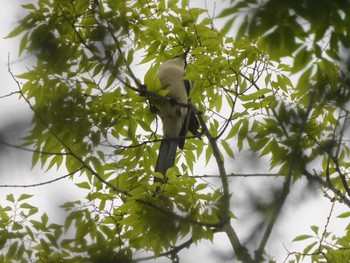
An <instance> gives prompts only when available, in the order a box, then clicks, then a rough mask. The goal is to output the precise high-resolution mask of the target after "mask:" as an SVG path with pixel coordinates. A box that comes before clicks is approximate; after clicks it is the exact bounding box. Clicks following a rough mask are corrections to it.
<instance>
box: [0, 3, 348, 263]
mask: <svg viewBox="0 0 350 263" xmlns="http://www.w3.org/2000/svg"><path fill="white" fill-rule="evenodd" d="M1 2H2V3H1V4H2V6H1V9H0V24H1V27H0V47H1V49H0V50H1V52H0V80H1V82H0V97H1V96H4V95H6V94H9V93H11V92H15V91H16V90H17V87H16V83H15V82H14V81H13V80H12V79H11V76H10V75H9V73H8V72H7V60H8V54H9V53H10V59H11V62H14V63H12V64H11V70H12V71H13V72H14V73H15V74H19V73H21V72H23V71H24V70H25V68H26V66H28V64H26V63H28V61H26V60H19V59H18V55H17V54H18V39H4V37H5V36H6V35H7V34H8V33H9V32H10V31H11V29H12V28H13V27H14V26H16V20H17V19H18V17H19V14H20V10H21V8H20V7H19V5H20V4H23V1H20V0H15V1H13V0H7V1H6V0H3V1H1ZM208 2H210V1H208ZM140 78H141V79H143V78H142V77H140ZM30 118H31V112H30V110H29V109H28V107H27V105H26V104H25V102H24V101H23V100H18V96H17V95H14V96H10V97H6V98H1V99H0V133H1V132H2V131H3V130H4V129H5V128H6V127H8V125H13V124H16V123H19V124H22V125H23V123H24V124H25V125H28V124H29V123H30ZM15 136H17V137H19V135H15ZM11 143H14V144H19V143H20V141H16V140H12V141H11ZM1 147H3V146H2V145H0V149H1ZM7 150H8V151H7V152H6V154H5V155H4V154H1V152H0V184H33V183H38V182H43V181H47V180H51V179H54V178H56V177H58V176H62V175H64V174H65V171H61V170H60V171H58V172H54V171H52V172H51V171H50V173H45V171H44V170H41V169H40V168H35V169H34V170H31V154H30V153H27V152H22V151H19V150H16V149H7ZM236 156H237V159H236V160H234V161H232V163H230V165H229V166H227V171H228V172H229V173H231V172H234V173H242V172H259V171H257V170H258V169H257V168H258V167H244V166H242V164H244V163H248V164H249V163H250V162H245V158H247V156H246V155H242V156H240V154H237V153H236ZM236 167H241V168H242V169H241V170H238V169H237V168H236ZM210 170H213V173H215V170H216V169H210V167H209V168H206V173H210ZM278 181H279V182H278ZM230 182H231V187H232V188H231V191H232V193H233V198H232V203H233V205H232V207H233V212H234V213H235V214H236V216H237V217H238V218H239V220H235V221H232V223H233V226H234V228H235V230H236V231H237V233H238V235H239V237H245V235H246V233H248V232H250V231H249V229H250V228H249V227H251V224H252V223H253V222H255V215H254V214H247V212H246V209H245V204H246V202H247V198H248V195H249V191H253V192H255V193H256V192H258V193H260V192H262V191H266V190H267V189H269V187H268V186H269V185H271V184H273V185H276V184H277V185H279V184H280V180H276V179H271V178H238V179H237V178H235V179H232V178H231V179H230ZM307 189H309V188H305V182H302V181H299V182H297V183H296V187H295V188H293V190H292V192H291V194H290V196H289V197H288V200H287V204H286V206H285V208H284V213H283V214H282V215H281V216H280V218H279V220H278V224H277V226H276V228H275V229H274V231H273V235H272V237H271V242H270V243H269V245H268V247H267V250H268V252H269V253H270V254H271V255H274V256H275V259H276V260H277V262H283V260H284V259H285V257H286V255H287V252H286V251H285V249H284V247H283V245H284V246H285V247H286V248H288V250H289V251H295V249H298V248H299V250H300V249H301V248H304V247H305V245H304V244H302V243H301V244H298V243H291V240H292V239H293V238H294V237H295V236H297V235H300V234H309V233H311V232H310V230H309V226H311V225H318V226H319V227H320V229H322V230H323V227H324V225H325V224H326V221H327V216H328V213H329V211H330V208H331V203H330V202H329V201H328V200H327V199H325V198H322V195H321V193H318V194H313V195H312V197H310V196H307V197H308V198H307V199H304V198H303V197H302V191H308V190H307ZM8 193H16V194H18V195H19V194H21V193H32V194H35V198H34V199H30V201H31V202H35V203H36V204H38V205H39V206H40V208H41V212H44V211H45V212H47V213H48V214H49V218H50V220H53V221H55V222H61V223H62V222H63V220H64V213H63V211H62V210H61V209H60V208H58V205H61V204H63V203H64V202H66V201H74V200H76V199H78V198H82V197H83V196H84V195H83V193H81V192H77V189H76V188H75V187H74V183H73V182H72V180H68V179H66V180H61V181H59V182H56V183H54V184H49V185H46V186H41V187H35V188H1V189H0V203H3V202H4V200H5V198H6V195H7V194H8ZM341 210H342V207H339V205H337V206H336V207H335V212H334V213H333V216H332V219H331V221H330V226H329V230H331V231H335V233H339V234H341V233H342V232H343V231H344V229H345V226H346V223H347V222H344V221H345V220H339V219H335V216H336V215H339V214H340V213H341ZM298 245H301V246H298ZM230 251H231V248H230V247H229V241H228V239H227V237H226V236H225V235H224V234H216V235H215V239H214V244H211V243H210V242H202V243H201V244H200V245H199V246H198V247H194V246H193V247H191V248H190V249H189V250H184V251H183V252H182V253H181V254H180V257H181V262H183V263H190V262H193V259H195V260H196V262H203V263H214V262H218V261H217V259H218V258H220V256H218V254H219V255H221V256H225V257H229V256H230ZM160 262H164V260H161V261H160ZM304 262H309V261H308V260H305V261H304Z"/></svg>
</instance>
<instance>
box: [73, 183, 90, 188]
mask: <svg viewBox="0 0 350 263" xmlns="http://www.w3.org/2000/svg"><path fill="white" fill-rule="evenodd" d="M75 185H76V186H78V187H79V188H83V189H88V190H90V189H91V186H90V184H89V183H88V182H81V183H76V184H75Z"/></svg>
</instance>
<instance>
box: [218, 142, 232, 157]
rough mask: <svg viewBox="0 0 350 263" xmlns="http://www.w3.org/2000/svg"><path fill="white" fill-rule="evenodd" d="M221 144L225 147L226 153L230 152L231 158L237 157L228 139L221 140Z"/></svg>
mask: <svg viewBox="0 0 350 263" xmlns="http://www.w3.org/2000/svg"><path fill="white" fill-rule="evenodd" d="M221 145H222V146H223V147H224V149H225V151H226V153H227V154H228V156H230V157H231V158H235V155H234V153H233V151H232V148H231V146H230V145H229V144H228V143H227V141H226V140H222V141H221Z"/></svg>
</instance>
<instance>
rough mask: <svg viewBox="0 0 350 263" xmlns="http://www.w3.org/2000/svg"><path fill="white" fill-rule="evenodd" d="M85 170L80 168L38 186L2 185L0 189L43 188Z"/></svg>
mask: <svg viewBox="0 0 350 263" xmlns="http://www.w3.org/2000/svg"><path fill="white" fill-rule="evenodd" d="M82 169H83V168H79V169H78V170H76V171H74V172H71V173H69V174H65V175H62V176H60V177H58V178H56V179H53V180H49V181H45V182H41V183H37V184H0V188H28V187H37V186H42V185H46V184H51V183H53V182H56V181H59V180H62V179H64V178H67V177H69V176H71V175H74V174H75V173H77V172H79V171H81V170H82Z"/></svg>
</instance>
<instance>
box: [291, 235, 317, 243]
mask: <svg viewBox="0 0 350 263" xmlns="http://www.w3.org/2000/svg"><path fill="white" fill-rule="evenodd" d="M312 237H313V236H310V235H300V236H297V237H296V238H294V239H293V240H292V241H293V242H296V241H303V240H306V239H309V238H312Z"/></svg>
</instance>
